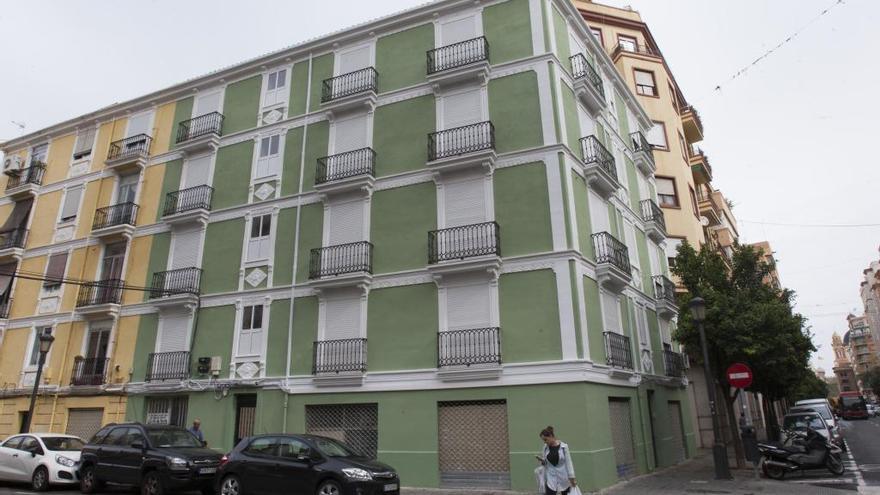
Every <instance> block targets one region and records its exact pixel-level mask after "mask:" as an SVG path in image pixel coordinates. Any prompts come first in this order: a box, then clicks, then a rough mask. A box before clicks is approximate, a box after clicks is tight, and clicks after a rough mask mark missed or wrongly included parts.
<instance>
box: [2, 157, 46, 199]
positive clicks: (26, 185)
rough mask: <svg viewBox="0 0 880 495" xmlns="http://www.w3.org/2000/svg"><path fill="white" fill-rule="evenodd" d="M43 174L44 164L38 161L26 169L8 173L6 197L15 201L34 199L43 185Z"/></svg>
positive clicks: (44, 171) (44, 170)
mask: <svg viewBox="0 0 880 495" xmlns="http://www.w3.org/2000/svg"><path fill="white" fill-rule="evenodd" d="M45 173H46V164H45V163H43V162H38V161H33V162H31V166H30V167H28V168H23V169H21V170H10V171H8V172H7V174H8V175H9V179H8V180H7V181H6V196H8V197H9V199H12V200H15V201H18V200H21V199H25V198H33V197H36V195H37V191H38V190H39V189H40V186H41V185H42V184H43V174H45Z"/></svg>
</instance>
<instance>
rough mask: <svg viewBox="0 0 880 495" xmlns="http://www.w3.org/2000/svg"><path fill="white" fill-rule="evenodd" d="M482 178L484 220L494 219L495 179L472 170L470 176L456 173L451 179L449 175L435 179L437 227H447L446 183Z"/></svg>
mask: <svg viewBox="0 0 880 495" xmlns="http://www.w3.org/2000/svg"><path fill="white" fill-rule="evenodd" d="M479 178H481V179H482V180H483V194H484V199H483V201H484V204H485V206H486V221H487V222H492V221H495V181H494V180H493V176H491V175H490V176H487V175H486V174H483V173H481V172H479V171H477V172H474V173H473V174H471V175H470V176H468V175H467V174H462V175H456V176H455V177H454V178H453V180H449V179H450V177H449V176H444V179H443V180H437V193H436V196H437V228H438V229H445V228H448V225H447V223H446V191H445V190H444V188H445V187H446V184H448V183H451V182H462V181H466V180H477V179H479Z"/></svg>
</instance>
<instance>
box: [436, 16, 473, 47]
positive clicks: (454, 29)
mask: <svg viewBox="0 0 880 495" xmlns="http://www.w3.org/2000/svg"><path fill="white" fill-rule="evenodd" d="M476 37H477V16H475V15H471V16H468V17H464V18H461V19H456V20H454V21H446V22H443V23H441V24H440V42H441V43H443V45H442V46H447V45H452V44H454V43H459V42H461V41H467V40H471V39H474V38H476Z"/></svg>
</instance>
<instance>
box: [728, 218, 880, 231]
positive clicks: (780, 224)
mask: <svg viewBox="0 0 880 495" xmlns="http://www.w3.org/2000/svg"><path fill="white" fill-rule="evenodd" d="M739 221H740V222H743V223H755V224H760V225H775V226H778V227H812V228H840V229H850V228H862V227H880V223H784V222H760V221H758V220H743V219H739Z"/></svg>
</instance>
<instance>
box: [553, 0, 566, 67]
mask: <svg viewBox="0 0 880 495" xmlns="http://www.w3.org/2000/svg"><path fill="white" fill-rule="evenodd" d="M551 10H552V12H553V36H554V37H555V38H556V56H557V57H559V60H561V61H562V63H563V64H565V67H568V68H571V66H570V65H569V61H568V58H569V57H570V56H571V47H570V46H568V25H567V24H566V23H565V18H564V17H562V14H561V13H559V10H558V9H557V8H556V7H555V6H554V7H552V9H551Z"/></svg>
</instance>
